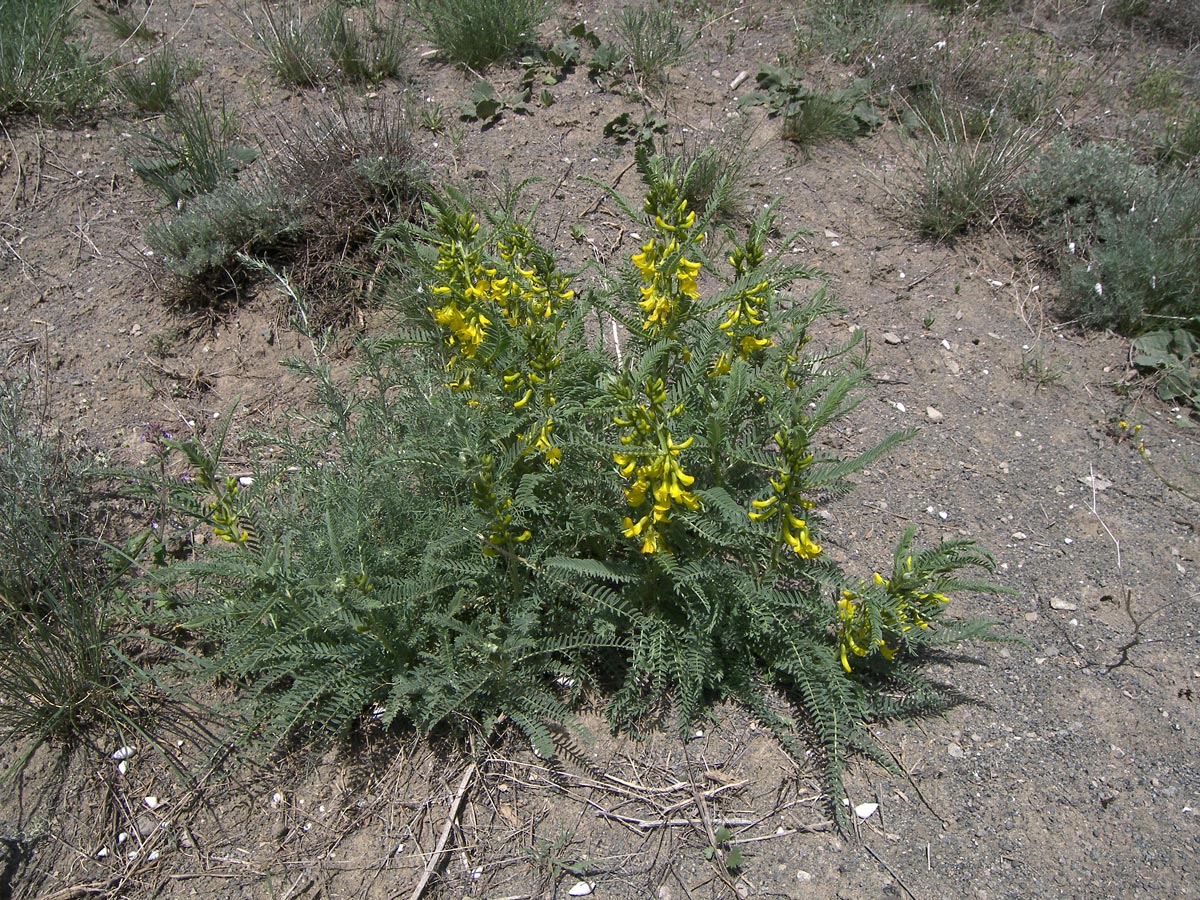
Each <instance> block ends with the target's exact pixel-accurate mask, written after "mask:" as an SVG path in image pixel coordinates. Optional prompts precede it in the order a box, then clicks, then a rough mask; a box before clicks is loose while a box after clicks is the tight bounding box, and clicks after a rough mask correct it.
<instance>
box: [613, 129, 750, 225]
mask: <svg viewBox="0 0 1200 900" xmlns="http://www.w3.org/2000/svg"><path fill="white" fill-rule="evenodd" d="M658 144H659V146H658V149H657V151H656V153H655V154H654V155H655V156H656V157H657V159H655V160H654V161H653V162H651V161H650V160H649V159H648V158H647V156H646V149H645V148H646V147H647V146H649V145H647V144H644V143H639V144H638V146H637V152H636V154H635V156H636V161H637V164H638V166H639V170H645V169H646V168H647V167H650V166H655V167H658V168H660V169H662V170H664V171H671V172H673V173H674V178H675V181H676V183H677V184H678V185H679V193H680V195H681V196H682V197H683V198H684V199H685V200H687V202H688V208H689V209H696V210H711V211H712V217H713V219H714V220H716V221H730V220H733V219H736V218H738V216H739V214H740V211H741V206H742V201H743V190H742V186H741V184H742V179H743V177H744V176H745V166H746V161H745V159H744V158H743V156H742V155H740V154H744V149H743V148H740V147H738V148H735V147H733V146H732V144H730V143H728V142H721V143H718V144H711V145H709V146H706V147H702V146H698V145H697V144H694V143H689V142H686V141H685V142H684V143H683V145H682V146H680V147H677V148H674V149H667V148H666V147H665V146H664V145H665V141H659V142H658Z"/></svg>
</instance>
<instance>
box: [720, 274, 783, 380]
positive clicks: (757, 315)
mask: <svg viewBox="0 0 1200 900" xmlns="http://www.w3.org/2000/svg"><path fill="white" fill-rule="evenodd" d="M730 261H731V262H732V259H731V260H730ZM770 298H771V286H770V284H769V283H768V282H766V281H760V282H758V283H757V284H754V285H751V286H750V287H748V288H745V289H744V290H742V291H740V292H738V294H737V296H736V297H735V298H734V302H733V306H732V308H731V309H730V310H729V312H728V313H726V315H725V321H724V322H722V323H721V324H720V325H718V326H717V327H718V328H719V329H720V330H721V331H723V332H724V333H725V335H726V337H728V338H729V344H730V348H729V349H728V350H726V351H722V353H721V355H720V356H718V357H717V359H716V362H715V363H713V366H712V369H711V374H713V375H724V374H725V373H726V372H728V371H729V369H730V367H731V365H732V363H733V360H734V359H735V358H737V359H744V360H750V359H753V358H754V355H755V354H756V353H760V352H761V351H763V350H765V349H767V348H768V347H770V346H771V344H772V341H771V339H770V338H769V337H765V336H763V332H762V328H763V326H764V325H765V324H766V305H767V301H768V300H770Z"/></svg>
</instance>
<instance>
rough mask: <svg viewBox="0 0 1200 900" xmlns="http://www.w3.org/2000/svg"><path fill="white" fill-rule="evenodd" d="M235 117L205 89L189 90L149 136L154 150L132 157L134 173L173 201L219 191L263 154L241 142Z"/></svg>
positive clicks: (168, 199)
mask: <svg viewBox="0 0 1200 900" xmlns="http://www.w3.org/2000/svg"><path fill="white" fill-rule="evenodd" d="M236 132H237V128H236V125H235V123H234V119H233V116H232V115H231V114H230V113H229V112H228V111H227V110H226V108H225V103H224V101H223V100H222V101H221V103H220V104H219V106H218V105H217V104H214V103H212V102H211V101H210V100H209V99H208V98H206V97H205V96H204V94H203V93H201V92H200V91H195V90H193V91H188V92H186V93H184V94H183V95H182V96H181V97H180V98H179V99H178V100H177V101H176V102H175V104H174V105H173V106H172V107H171V109H170V111H169V113H168V115H167V116H166V119H165V125H164V127H163V128H162V129H161V133H160V134H156V135H150V136H149V138H148V143H149V147H148V149H149V151H150V155H148V156H143V157H139V158H137V159H134V160H132V161H131V162H130V167H131V168H132V169H133V171H134V174H136V175H137V176H138V177H139V178H141V179H142V181H143V183H145V184H146V185H147V186H148V187H151V188H153V189H155V190H157V191H158V192H159V193H160V194H162V197H163V200H164V201H165V202H166V203H167V204H170V205H178V204H179V203H180V201H184V200H190V199H192V198H194V197H197V196H199V195H200V194H207V193H208V192H210V191H213V190H216V188H217V187H219V186H220V185H221V184H223V183H224V182H226V181H228V180H230V179H231V178H233V176H234V175H236V174H237V173H238V172H239V171H241V170H242V169H243V168H245V167H246V166H247V165H249V164H250V163H252V162H254V160H256V159H257V158H258V151H257V150H255V149H254V148H252V147H247V146H245V145H242V144H239V143H237V141H236Z"/></svg>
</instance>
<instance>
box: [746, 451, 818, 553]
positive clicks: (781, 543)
mask: <svg viewBox="0 0 1200 900" xmlns="http://www.w3.org/2000/svg"><path fill="white" fill-rule="evenodd" d="M775 444H776V445H777V446H778V447H779V469H778V474H777V475H776V476H775V477H774V478H772V479H771V495H770V496H769V497H767V498H765V499H763V500H753V501H751V504H750V505H751V506H753V507H754V508H753V509H752V510H751V511H750V519H751V521H754V522H767V521H770V520H772V519H775V520H777V521H778V530H777V532H776V546H777V547H788V548H790V549H791V550H792V551H793V552H794V553H795V554H796V555H797V556H799V557H801V558H802V559H815V558H816V557H817V556H818V555H820V553H821V546H820V545H819V544H817V543H815V542H814V541H813V539H812V537H811V536H810V535H809V533H808V522H807V521H806V520H805V519H804V518H803V516H804V514H805V510H808V509H810V508H811V507H812V502H811V501H809V500H806V499H804V497H803V492H804V479H803V475H802V473H803V471H804V470H805V469H806V468H808V466H809V465H810V464H811V463H812V459H813V457H812V453H810V452H809V450H808V438H807V435H806V434H805V433H804V431H803V429H801V428H781V429H780V430H779V431H777V432H775Z"/></svg>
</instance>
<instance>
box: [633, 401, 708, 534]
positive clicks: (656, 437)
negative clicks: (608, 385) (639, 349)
mask: <svg viewBox="0 0 1200 900" xmlns="http://www.w3.org/2000/svg"><path fill="white" fill-rule="evenodd" d="M615 390H616V392H618V393H619V394H623V395H624V396H623V397H622V399H624V400H626V404H625V408H624V409H623V410H622V411H621V413H619V414H618V415H617V416H616V417H615V418H614V419H613V421H614V422H615V423H616V424H617V425H619V426H620V427H621V428H626V429H629V431H628V433H626V434H623V435H622V436H621V443H622V444H624V445H625V446H626V447H627V448H628V449H627V450H624V451H618V452H616V453H614V454H613V461H614V462H615V463H616V464H617V466H618V467H619V468H620V473H621V475H622V476H623V477H625V478H630V479H632V484H630V486H629V487H628V488H626V490H625V499H626V501H627V502H628V503H629V506H630V507H631V508H632V509H633V514H632V515H629V516H626V517H625V519H624V522H623V525H624V535H625V537H627V538H636V539H639V540H641V542H642V553H659V552H664V553H670V552H671V551H670V548H669V547H668V546H667V544H666V543H665V541H664V539H663V533H662V526H664V525H666V524H667V523H669V522H670V521H671V515H672V513H673V512H675V511H676V510H679V509H686V510H693V511H694V510H697V509H699V508H700V500H699V498H698V497H697V496H696V495H695V494H693V493H692V492H691V491H690V490H688V488H690V487H691V486H692V484H693V483H694V482H695V480H696V479H695V476H693V475H689V474H688V473H687V472H686V471H684V469H683V466H682V465H681V464H680V462H679V454H680V453H681V452H683V451H684V450H686V449H688V448H689V447H691V446H692V442H693V440H694V438H691V437H689V438H686V439H685V440H682V441H676V440H675V438H674V436H673V435H672V434H671V431H670V420H671V418H672V416H675V415H678V414H679V413H680V412H682V406H678V407H676V408H675V409H668V408H667V390H666V385H665V384H664V383H663V381H662V379H661V378H654V379H650V380H648V381H647V382H646V383H645V384H644V385H643V386H642V390H641V393H642V395H643V397H644V398H645V402H634V400H633V392H632V390H631V389H630V388H629V387H628V385H618V386H617V387H616V388H615ZM635 517H636V518H635Z"/></svg>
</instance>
